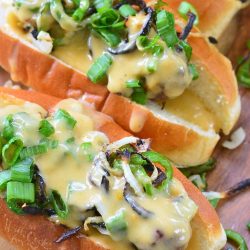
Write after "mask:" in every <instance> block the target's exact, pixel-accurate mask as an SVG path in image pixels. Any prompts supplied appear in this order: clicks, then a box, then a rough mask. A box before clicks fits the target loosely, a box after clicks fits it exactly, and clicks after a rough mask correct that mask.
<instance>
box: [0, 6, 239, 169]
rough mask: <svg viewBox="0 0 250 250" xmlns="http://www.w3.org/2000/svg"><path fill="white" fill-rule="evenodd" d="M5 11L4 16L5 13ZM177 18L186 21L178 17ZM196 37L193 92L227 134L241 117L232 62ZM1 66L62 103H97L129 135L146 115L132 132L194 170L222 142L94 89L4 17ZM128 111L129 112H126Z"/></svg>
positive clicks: (98, 87) (154, 110) (211, 134)
mask: <svg viewBox="0 0 250 250" xmlns="http://www.w3.org/2000/svg"><path fill="white" fill-rule="evenodd" d="M0 10H1V8H0ZM169 10H170V11H173V10H172V9H169ZM1 11H2V12H3V13H1V12H0V14H2V17H4V10H3V9H2V10H1ZM176 18H177V19H178V20H179V22H181V19H179V17H178V16H176ZM2 22H3V21H2ZM193 33H194V34H193V35H192V36H190V38H189V42H190V44H191V46H192V47H193V62H194V63H195V64H196V65H197V66H198V69H199V71H200V78H199V79H198V80H196V81H193V83H192V84H191V86H190V88H189V90H190V91H192V92H193V93H194V94H195V95H197V96H199V97H200V98H201V99H202V100H203V102H204V106H206V107H207V109H209V110H210V111H211V112H212V113H214V114H215V117H216V118H215V119H216V123H218V124H219V129H222V130H223V131H224V133H226V134H228V133H229V132H230V131H231V129H232V127H233V126H234V124H235V122H236V120H237V119H238V116H239V113H240V101H239V95H238V89H237V83H236V79H235V76H234V72H233V70H232V67H231V64H230V62H229V61H228V60H227V59H226V58H225V57H223V56H222V55H221V54H220V53H219V52H218V51H217V50H216V48H215V47H214V46H212V45H210V44H209V43H208V42H207V41H206V40H204V38H203V37H200V36H199V35H200V34H199V33H198V31H195V30H194V32H193ZM0 66H2V67H3V68H4V69H5V70H6V71H8V72H9V73H10V75H11V78H12V79H13V80H14V81H17V82H22V83H23V84H25V85H26V86H29V87H32V88H33V89H35V90H37V91H39V92H43V93H46V94H50V95H53V96H57V97H60V98H65V97H75V98H79V97H81V96H82V95H83V97H84V99H86V100H88V101H90V102H92V103H94V104H95V105H96V107H97V109H98V110H102V111H103V112H104V113H107V114H108V115H110V116H111V117H113V118H114V119H115V121H116V122H117V123H118V124H119V125H120V126H122V127H123V128H125V129H127V130H129V127H128V121H129V118H130V117H131V116H132V112H133V110H138V109H139V110H142V113H144V114H145V115H144V116H145V117H146V118H145V121H143V122H145V124H144V125H145V126H142V128H141V131H139V132H137V131H136V132H137V133H136V132H135V131H134V130H132V129H130V130H129V131H130V132H133V133H135V134H138V135H140V136H141V137H149V136H150V138H152V140H153V148H155V149H157V150H159V151H160V152H162V153H165V154H166V155H167V156H168V157H169V158H170V159H171V160H173V161H174V162H176V163H178V164H184V165H189V166H191V165H197V164H200V163H203V162H205V161H207V160H208V158H209V157H210V155H211V153H212V151H213V149H214V147H215V145H216V143H217V141H218V139H219V136H218V135H217V134H216V132H218V131H205V130H203V129H201V128H200V127H198V126H197V125H194V124H190V123H188V122H186V121H185V120H183V119H179V118H178V117H175V116H174V115H171V117H170V116H169V115H168V114H167V113H166V114H163V112H161V115H159V112H158V108H155V105H153V106H152V105H151V106H149V107H148V110H145V108H143V107H140V106H138V105H137V104H135V103H131V102H130V101H129V100H125V99H124V98H120V97H119V96H115V95H113V94H110V95H109V94H108V91H107V89H106V88H105V87H104V86H101V85H97V84H92V83H91V82H90V81H89V80H88V79H87V78H86V76H85V75H84V74H83V73H81V72H80V71H78V70H76V69H74V68H72V67H71V66H70V65H66V64H65V63H63V62H62V61H61V60H58V59H56V58H55V57H53V56H51V55H46V54H43V53H42V52H40V51H39V50H38V49H37V48H35V47H34V46H33V45H32V44H30V43H28V42H27V41H25V40H24V39H22V38H21V37H20V36H18V34H17V33H15V32H13V30H10V28H8V26H6V25H4V24H1V18H0ZM190 101H192V100H190ZM126 105H128V106H126ZM118 107H119V108H118ZM125 110H126V112H129V113H125ZM150 130H151V131H150ZM153 131H154V132H153Z"/></svg>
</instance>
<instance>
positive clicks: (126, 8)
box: [119, 4, 136, 18]
mask: <svg viewBox="0 0 250 250" xmlns="http://www.w3.org/2000/svg"><path fill="white" fill-rule="evenodd" d="M119 12H120V14H121V15H122V16H123V17H124V18H127V17H129V16H135V15H136V11H135V9H133V8H132V7H131V6H130V5H129V4H124V5H122V6H121V7H120V8H119Z"/></svg>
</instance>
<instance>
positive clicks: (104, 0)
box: [94, 0, 112, 11]
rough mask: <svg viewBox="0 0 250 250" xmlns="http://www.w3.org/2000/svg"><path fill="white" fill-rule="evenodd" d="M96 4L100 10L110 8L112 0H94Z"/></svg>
mask: <svg viewBox="0 0 250 250" xmlns="http://www.w3.org/2000/svg"><path fill="white" fill-rule="evenodd" d="M94 5H95V7H96V9H97V10H98V11H101V10H102V9H110V8H111V7H112V0H94Z"/></svg>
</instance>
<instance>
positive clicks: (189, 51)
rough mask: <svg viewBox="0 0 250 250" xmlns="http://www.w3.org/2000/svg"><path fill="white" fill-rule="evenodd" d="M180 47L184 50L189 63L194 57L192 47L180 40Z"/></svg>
mask: <svg viewBox="0 0 250 250" xmlns="http://www.w3.org/2000/svg"><path fill="white" fill-rule="evenodd" d="M179 46H180V47H181V48H182V49H183V50H184V52H185V55H186V57H187V60H188V61H189V60H190V59H191V56H192V47H191V46H190V45H189V44H188V43H187V42H185V41H183V40H180V42H179Z"/></svg>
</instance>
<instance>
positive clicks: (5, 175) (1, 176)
mask: <svg viewBox="0 0 250 250" xmlns="http://www.w3.org/2000/svg"><path fill="white" fill-rule="evenodd" d="M10 180H11V172H10V170H4V171H1V172H0V191H3V190H5V189H6V186H7V183H8V182H9V181H10Z"/></svg>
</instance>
